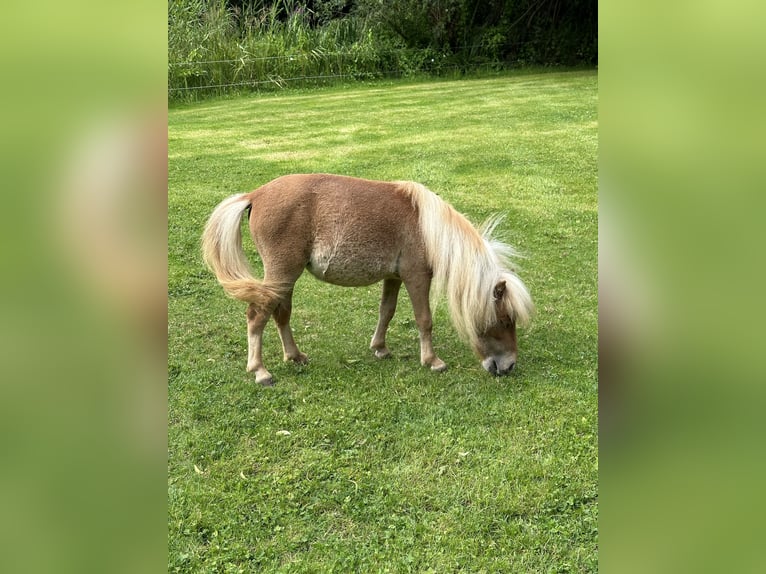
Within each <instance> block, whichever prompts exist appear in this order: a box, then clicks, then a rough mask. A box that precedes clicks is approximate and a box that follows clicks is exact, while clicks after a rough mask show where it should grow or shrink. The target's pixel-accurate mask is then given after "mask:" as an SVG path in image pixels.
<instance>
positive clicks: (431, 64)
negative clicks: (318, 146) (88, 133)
mask: <svg viewBox="0 0 766 574" xmlns="http://www.w3.org/2000/svg"><path fill="white" fill-rule="evenodd" d="M520 44H522V43H517V45H520ZM485 49H486V47H485V46H480V45H475V46H465V47H462V48H461V50H462V54H466V53H473V56H472V58H471V59H470V60H469V59H467V58H466V57H465V56H463V57H462V60H461V56H459V55H454V54H440V53H438V52H437V51H435V50H432V49H419V48H404V49H400V50H394V51H389V52H384V53H377V54H372V55H371V54H359V53H355V52H343V51H340V52H320V51H312V52H305V53H293V54H285V55H280V56H251V55H249V54H248V55H243V56H242V57H240V58H231V59H220V60H198V61H178V62H169V63H168V95H169V96H170V97H171V98H172V97H174V96H178V95H180V94H183V93H193V92H202V91H218V92H224V91H226V90H229V89H235V88H245V87H253V88H259V87H265V86H272V87H275V88H284V87H286V86H288V85H289V84H291V83H301V82H303V83H312V84H320V83H327V82H332V81H340V80H359V79H381V78H392V77H406V76H409V75H419V74H428V75H435V76H440V75H445V74H456V73H460V72H476V71H481V70H499V69H507V68H508V67H513V65H514V64H512V63H509V62H499V61H497V60H496V59H493V58H490V57H489V56H484V57H482V55H481V52H482V51H484V50H485ZM458 54H459V53H458ZM402 57H409V58H410V60H408V61H407V67H406V68H405V67H404V66H399V67H396V68H388V69H376V68H375V66H369V61H370V60H375V59H377V60H378V61H380V60H391V61H397V62H399V63H401V62H402V59H401V58H402ZM456 60H461V62H460V63H459V64H458V63H454V62H455V61H456ZM360 62H362V63H365V62H366V64H367V65H368V67H367V68H366V69H365V66H364V65H362V66H361V67H360V66H359V64H360ZM307 64H311V66H307ZM301 66H302V67H304V68H305V67H313V68H314V69H322V68H324V69H325V70H326V72H319V73H310V72H309V73H304V74H301V73H296V71H297V70H294V69H293V70H290V68H296V67H301ZM212 78H217V81H215V80H214V81H210V80H211V79H212ZM204 80H208V81H204Z"/></svg>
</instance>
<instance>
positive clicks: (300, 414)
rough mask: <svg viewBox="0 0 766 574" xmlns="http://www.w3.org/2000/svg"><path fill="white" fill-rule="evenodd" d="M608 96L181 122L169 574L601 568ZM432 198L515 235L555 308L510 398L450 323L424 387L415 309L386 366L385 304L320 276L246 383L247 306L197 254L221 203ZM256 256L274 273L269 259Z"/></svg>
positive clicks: (273, 104)
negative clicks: (370, 183)
mask: <svg viewBox="0 0 766 574" xmlns="http://www.w3.org/2000/svg"><path fill="white" fill-rule="evenodd" d="M596 108H597V75H596V73H595V72H569V73H552V74H528V75H517V76H514V75H509V76H505V77H496V78H490V79H474V80H461V81H449V82H428V83H419V84H404V83H393V84H390V85H373V86H358V85H357V86H351V87H349V86H346V87H339V88H333V89H328V90H321V91H314V92H304V93H287V94H277V95H267V96H258V97H255V96H254V97H249V98H238V99H229V100H216V101H211V102H207V103H202V104H197V105H193V106H187V107H176V108H173V109H171V110H170V112H169V128H168V130H169V151H168V154H169V198H168V203H169V213H170V215H169V238H170V239H169V295H168V304H169V327H168V328H169V334H168V337H169V364H168V375H169V441H168V442H169V445H168V448H169V452H168V456H169V470H168V545H169V557H168V570H169V571H170V572H363V573H368V572H396V573H398V572H435V573H446V572H585V571H596V569H597V548H598V530H597V518H598V486H597V478H598V454H597V449H598V446H597V445H598V442H597V377H598V371H597V288H596V286H597V229H598V213H597V191H596V190H597V131H598V124H597V112H596ZM294 172H331V173H340V174H346V175H353V176H359V177H367V178H372V179H386V180H394V179H411V180H416V181H419V182H421V183H423V184H425V185H426V186H428V187H429V188H430V189H432V190H434V191H436V192H438V193H439V194H440V195H441V196H442V197H444V198H445V199H447V200H448V201H450V202H451V203H452V204H453V205H454V206H455V207H456V208H457V209H458V210H460V211H461V212H463V213H465V214H466V215H467V216H468V217H469V219H471V220H472V221H474V222H475V223H479V222H481V221H482V220H483V219H484V218H485V217H486V216H487V215H489V214H491V213H494V212H498V211H500V212H503V213H506V214H507V218H506V221H505V223H504V224H503V229H504V231H505V238H506V239H507V240H508V241H509V242H510V243H511V244H513V245H515V246H516V247H517V248H518V249H519V250H521V251H522V252H523V253H525V254H526V256H527V257H526V259H524V260H522V261H521V271H520V275H521V276H522V278H523V279H524V280H525V282H526V283H527V285H528V287H529V289H530V291H531V293H532V296H533V298H534V300H535V302H536V305H537V314H536V317H535V318H534V320H533V323H532V325H531V326H530V327H528V328H526V329H524V330H522V331H521V332H520V337H519V359H518V365H517V369H516V370H514V372H513V373H512V374H511V375H510V376H508V377H504V378H492V377H491V376H489V375H488V374H487V373H486V372H485V371H484V370H483V369H482V368H481V366H480V364H479V361H478V360H477V359H476V357H474V356H473V354H472V352H471V351H470V350H469V349H468V348H467V347H466V346H465V345H464V344H463V343H462V342H461V341H460V340H459V339H458V337H457V335H456V334H455V332H454V330H453V329H452V326H451V325H450V323H449V317H448V315H447V308H446V304H442V305H439V306H438V307H437V309H436V312H435V316H434V323H435V327H434V344H435V347H436V350H437V353H439V355H440V357H441V358H442V359H444V360H445V361H446V362H447V364H448V365H449V369H448V371H447V372H446V373H443V374H433V373H431V372H430V371H429V370H428V369H425V368H422V367H421V366H420V364H419V351H418V342H417V330H416V327H415V322H414V319H413V317H412V311H411V307H410V305H409V301H408V300H407V297H406V293H405V292H404V290H402V293H401V294H400V298H399V308H398V310H397V315H396V317H395V318H394V320H393V322H392V324H391V328H390V331H389V336H388V342H389V347H390V348H391V350H392V352H393V354H394V356H393V358H392V359H389V360H385V361H378V360H375V359H374V357H373V355H372V352H371V351H369V349H368V345H369V342H370V337H371V336H372V332H373V330H374V327H375V323H376V319H377V305H378V298H379V291H380V286H379V285H376V286H372V287H369V288H358V289H344V288H340V287H334V286H331V285H326V284H323V283H320V282H318V281H317V280H315V279H314V278H313V277H311V276H309V275H308V274H306V275H304V277H303V278H301V279H300V280H299V282H298V284H297V286H296V292H295V298H294V309H293V321H292V322H293V329H294V331H295V336H296V339H297V341H298V344H299V346H300V347H301V350H302V351H304V352H306V353H307V354H308V355H309V357H310V360H311V362H310V363H309V365H307V366H296V365H293V364H283V363H282V360H281V357H282V351H281V347H280V345H279V340H278V337H277V333H276V329H275V328H274V325H273V323H272V324H270V325H269V327H268V328H267V332H266V341H265V349H264V360H265V361H266V366H267V367H268V368H269V370H270V371H271V373H272V374H273V375H274V377H275V380H276V386H275V387H273V388H261V387H259V386H257V385H255V384H254V383H253V380H252V379H251V377H250V376H248V375H247V374H246V373H245V362H246V355H247V341H246V336H245V315H244V311H245V305H244V304H243V303H240V302H237V301H234V300H231V299H229V298H227V297H226V296H225V295H224V293H223V290H222V289H221V288H220V286H219V285H218V284H217V283H216V281H215V279H214V278H213V277H212V275H211V274H210V273H209V272H207V271H206V270H205V268H204V266H203V264H202V262H201V257H200V254H199V236H200V233H201V231H202V227H203V225H204V223H205V220H206V217H207V216H208V215H209V213H210V211H211V210H212V208H213V207H214V206H215V204H216V203H218V201H220V200H221V199H223V198H224V197H226V196H228V195H230V194H233V193H236V192H242V191H248V190H250V189H253V188H255V187H257V186H259V185H261V184H262V183H265V182H267V181H269V180H271V179H273V178H275V177H277V176H279V175H283V174H286V173H294ZM245 246H246V249H247V251H248V253H249V254H251V255H252V261H253V262H254V266H255V268H256V269H259V267H258V259H257V254H256V252H255V251H254V249H253V246H252V242H251V241H250V240H249V237H247V236H246V238H245Z"/></svg>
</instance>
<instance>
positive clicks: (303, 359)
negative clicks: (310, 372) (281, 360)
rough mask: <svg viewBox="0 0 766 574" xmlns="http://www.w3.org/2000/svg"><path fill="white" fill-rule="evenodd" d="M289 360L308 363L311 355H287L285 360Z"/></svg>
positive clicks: (301, 363) (299, 363) (302, 363)
mask: <svg viewBox="0 0 766 574" xmlns="http://www.w3.org/2000/svg"><path fill="white" fill-rule="evenodd" d="M287 361H292V362H293V363H296V364H298V365H307V364H308V362H309V357H308V355H307V354H306V353H298V354H297V355H296V356H294V357H285V362H287Z"/></svg>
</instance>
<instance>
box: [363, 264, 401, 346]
mask: <svg viewBox="0 0 766 574" xmlns="http://www.w3.org/2000/svg"><path fill="white" fill-rule="evenodd" d="M401 286H402V281H401V279H385V280H384V281H383V295H382V297H381V298H380V314H379V316H378V326H377V327H375V334H374V335H373V336H372V342H371V343H370V349H372V350H373V351H375V356H376V357H377V358H378V359H385V358H386V357H390V356H391V351H389V350H388V347H386V331H388V325H389V324H390V323H391V319H393V317H394V313H395V312H396V301H397V298H398V297H399V287H401Z"/></svg>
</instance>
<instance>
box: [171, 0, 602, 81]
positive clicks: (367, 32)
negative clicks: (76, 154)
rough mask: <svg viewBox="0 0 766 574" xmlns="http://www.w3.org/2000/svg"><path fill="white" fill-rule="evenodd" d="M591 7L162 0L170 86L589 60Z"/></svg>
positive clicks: (522, 2) (551, 2)
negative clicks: (165, 8) (165, 10)
mask: <svg viewBox="0 0 766 574" xmlns="http://www.w3.org/2000/svg"><path fill="white" fill-rule="evenodd" d="M597 8H598V5H597V1H596V0H567V1H563V0H308V1H297V0H169V3H168V44H169V54H168V57H169V62H170V69H169V87H170V89H171V92H173V90H184V89H192V88H196V87H200V86H206V85H215V84H220V85H223V84H241V83H246V82H251V83H252V84H263V83H267V82H275V83H277V84H279V83H280V82H284V81H285V79H289V78H291V77H295V76H300V77H308V76H322V77H329V76H336V77H339V76H343V77H348V76H351V77H362V78H371V77H380V76H382V75H391V74H392V73H396V74H398V75H408V74H410V73H416V72H417V73H421V72H425V73H443V72H445V71H446V70H455V69H460V70H470V69H472V68H475V67H476V66H495V67H497V68H503V67H509V66H518V65H527V66H529V65H543V66H548V65H563V66H574V65H596V64H597V63H598V37H597V29H598V26H597V17H598V10H597ZM280 59H282V60H284V61H281V60H280ZM224 60H226V61H229V62H228V63H226V64H225V63H223V62H222V61H224ZM267 61H268V62H269V63H268V64H266V63H265V62H267ZM211 62H220V65H219V64H215V65H213V64H212V63H211ZM232 62H234V63H235V65H233V66H232V65H231V63H232ZM227 65H228V68H227V67H226V66H227Z"/></svg>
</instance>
